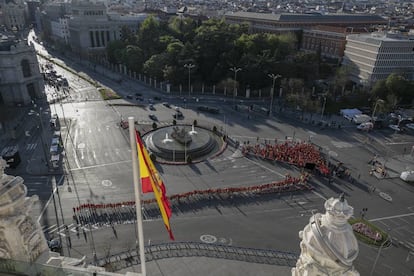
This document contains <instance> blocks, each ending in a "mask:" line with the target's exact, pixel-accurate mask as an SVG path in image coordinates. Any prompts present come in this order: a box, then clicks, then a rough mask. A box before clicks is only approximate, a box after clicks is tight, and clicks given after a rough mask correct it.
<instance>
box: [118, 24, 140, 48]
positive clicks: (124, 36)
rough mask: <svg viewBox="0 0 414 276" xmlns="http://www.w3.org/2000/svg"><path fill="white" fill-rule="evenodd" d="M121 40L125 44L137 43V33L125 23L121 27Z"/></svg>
mask: <svg viewBox="0 0 414 276" xmlns="http://www.w3.org/2000/svg"><path fill="white" fill-rule="evenodd" d="M120 40H121V41H122V42H123V43H124V44H125V45H131V44H132V45H135V44H136V36H135V34H134V33H133V32H132V31H131V29H130V28H129V27H128V26H126V25H123V26H122V27H121V31H120Z"/></svg>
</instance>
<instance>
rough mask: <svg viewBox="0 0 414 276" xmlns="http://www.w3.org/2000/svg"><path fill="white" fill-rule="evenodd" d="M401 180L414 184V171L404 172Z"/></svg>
mask: <svg viewBox="0 0 414 276" xmlns="http://www.w3.org/2000/svg"><path fill="white" fill-rule="evenodd" d="M400 178H401V179H402V180H404V181H406V182H413V181H414V171H405V172H402V173H401V175H400Z"/></svg>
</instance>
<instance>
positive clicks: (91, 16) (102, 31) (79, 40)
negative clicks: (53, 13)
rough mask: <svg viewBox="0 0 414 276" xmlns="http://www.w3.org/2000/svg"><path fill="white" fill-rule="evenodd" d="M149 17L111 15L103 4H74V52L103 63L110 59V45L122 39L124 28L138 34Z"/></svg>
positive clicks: (72, 38)
mask: <svg viewBox="0 0 414 276" xmlns="http://www.w3.org/2000/svg"><path fill="white" fill-rule="evenodd" d="M145 18H146V15H142V14H141V15H128V16H122V15H119V14H108V13H107V8H106V6H105V4H103V3H102V2H96V3H93V2H85V1H73V2H72V13H71V17H70V20H69V33H70V45H71V47H72V51H73V52H74V53H76V54H78V55H79V57H85V58H89V59H94V60H102V59H103V58H104V57H105V56H106V46H107V45H108V44H109V42H111V41H114V40H118V39H119V38H120V34H121V28H122V27H123V26H127V27H129V28H130V29H131V31H136V30H137V29H138V27H139V24H140V23H141V22H142V21H143V20H145Z"/></svg>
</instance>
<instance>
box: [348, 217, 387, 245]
mask: <svg viewBox="0 0 414 276" xmlns="http://www.w3.org/2000/svg"><path fill="white" fill-rule="evenodd" d="M349 223H350V224H351V225H352V230H354V234H355V236H356V237H357V239H358V240H359V241H361V242H364V243H366V244H369V245H373V246H376V247H388V246H390V245H391V240H390V239H389V235H388V233H386V232H385V231H383V230H381V229H380V228H379V227H377V226H376V225H374V224H372V223H370V222H369V221H367V220H365V219H363V218H351V219H349Z"/></svg>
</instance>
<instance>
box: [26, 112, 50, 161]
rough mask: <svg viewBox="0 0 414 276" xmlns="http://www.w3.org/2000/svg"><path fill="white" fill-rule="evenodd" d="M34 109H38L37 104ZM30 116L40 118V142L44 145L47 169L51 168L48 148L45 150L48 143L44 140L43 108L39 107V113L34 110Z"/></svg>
mask: <svg viewBox="0 0 414 276" xmlns="http://www.w3.org/2000/svg"><path fill="white" fill-rule="evenodd" d="M34 107H36V104H34ZM29 115H36V116H39V121H40V141H41V143H42V149H43V155H44V158H45V163H46V167H48V168H50V164H49V157H48V155H47V151H46V148H45V146H46V143H45V142H44V139H43V132H44V128H43V120H42V108H41V107H39V112H35V111H34V110H30V112H29Z"/></svg>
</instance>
